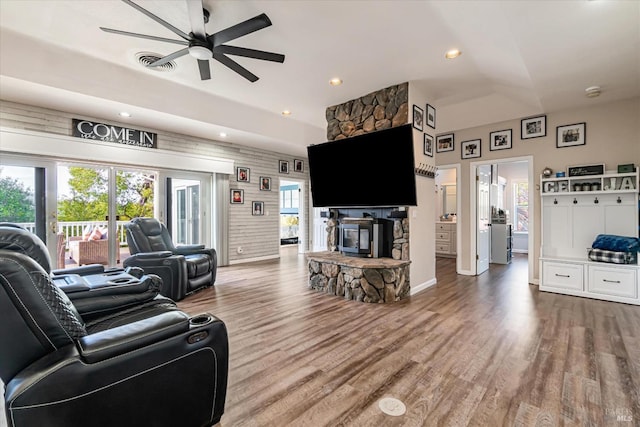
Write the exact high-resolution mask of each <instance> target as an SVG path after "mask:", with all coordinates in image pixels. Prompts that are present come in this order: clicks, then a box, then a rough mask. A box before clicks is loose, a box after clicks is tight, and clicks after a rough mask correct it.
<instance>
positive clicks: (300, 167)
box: [293, 159, 304, 172]
mask: <svg viewBox="0 0 640 427" xmlns="http://www.w3.org/2000/svg"><path fill="white" fill-rule="evenodd" d="M293 170H294V171H296V172H304V161H302V160H299V159H295V160H294V161H293Z"/></svg>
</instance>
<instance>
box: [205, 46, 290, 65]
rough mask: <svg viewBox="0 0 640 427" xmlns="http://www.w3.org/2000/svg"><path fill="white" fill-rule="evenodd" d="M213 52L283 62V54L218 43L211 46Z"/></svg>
mask: <svg viewBox="0 0 640 427" xmlns="http://www.w3.org/2000/svg"><path fill="white" fill-rule="evenodd" d="M213 51H214V52H217V53H226V54H228V55H237V56H244V57H246V58H253V59H262V60H264V61H273V62H284V55H281V54H279V53H272V52H265V51H264V50H256V49H247V48H244V47H238V46H228V45H220V46H216V47H214V48H213Z"/></svg>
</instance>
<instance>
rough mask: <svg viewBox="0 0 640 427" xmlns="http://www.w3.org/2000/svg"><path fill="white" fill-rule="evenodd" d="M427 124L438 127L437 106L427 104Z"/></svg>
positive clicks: (433, 127)
mask: <svg viewBox="0 0 640 427" xmlns="http://www.w3.org/2000/svg"><path fill="white" fill-rule="evenodd" d="M427 126H429V127H430V128H432V129H435V128H436V108H435V107H434V106H433V105H430V104H427Z"/></svg>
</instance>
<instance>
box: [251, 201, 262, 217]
mask: <svg viewBox="0 0 640 427" xmlns="http://www.w3.org/2000/svg"><path fill="white" fill-rule="evenodd" d="M251 214H252V215H264V202H251Z"/></svg>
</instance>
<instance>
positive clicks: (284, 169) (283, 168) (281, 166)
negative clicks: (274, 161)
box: [278, 160, 289, 173]
mask: <svg viewBox="0 0 640 427" xmlns="http://www.w3.org/2000/svg"><path fill="white" fill-rule="evenodd" d="M278 170H279V171H280V173H289V162H288V161H286V160H280V161H279V162H278Z"/></svg>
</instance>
